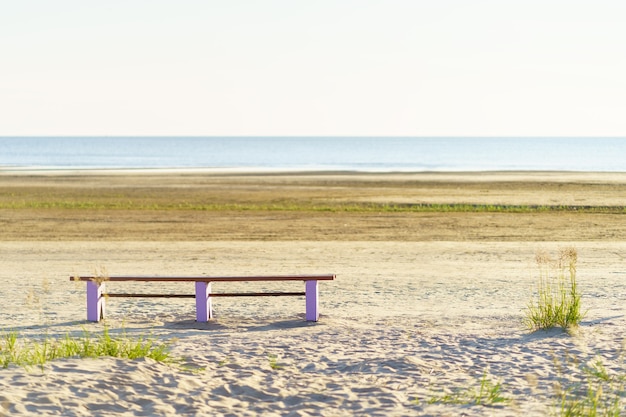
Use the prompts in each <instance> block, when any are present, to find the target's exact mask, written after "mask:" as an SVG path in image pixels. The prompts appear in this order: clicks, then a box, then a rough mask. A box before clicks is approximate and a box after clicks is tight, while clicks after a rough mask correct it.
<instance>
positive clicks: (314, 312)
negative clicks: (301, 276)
mask: <svg viewBox="0 0 626 417" xmlns="http://www.w3.org/2000/svg"><path fill="white" fill-rule="evenodd" d="M304 292H305V294H306V295H305V297H306V319H307V321H317V320H318V319H319V318H320V313H319V289H318V286H317V280H310V281H305V282H304Z"/></svg>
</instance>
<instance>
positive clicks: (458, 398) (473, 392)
mask: <svg viewBox="0 0 626 417" xmlns="http://www.w3.org/2000/svg"><path fill="white" fill-rule="evenodd" d="M510 401H511V400H510V398H508V397H506V396H504V395H503V393H502V384H501V383H500V382H499V381H498V382H494V381H493V380H492V378H491V377H490V376H489V375H488V373H487V371H485V372H484V373H483V376H482V378H481V380H480V383H479V384H478V387H471V388H465V389H461V390H458V391H455V392H453V393H451V394H443V395H440V396H434V397H432V398H430V399H428V403H429V404H435V403H442V404H475V405H484V406H493V405H504V404H507V403H509V402H510Z"/></svg>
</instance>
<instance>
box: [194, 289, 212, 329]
mask: <svg viewBox="0 0 626 417" xmlns="http://www.w3.org/2000/svg"><path fill="white" fill-rule="evenodd" d="M209 294H211V283H210V282H196V321H197V322H200V323H206V322H207V321H209V319H210V318H212V317H213V305H212V303H211V297H210V296H209Z"/></svg>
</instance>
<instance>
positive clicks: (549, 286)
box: [524, 248, 584, 330]
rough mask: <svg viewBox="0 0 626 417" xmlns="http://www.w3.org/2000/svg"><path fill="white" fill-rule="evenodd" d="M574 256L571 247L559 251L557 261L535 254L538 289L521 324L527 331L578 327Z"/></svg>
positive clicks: (578, 307) (580, 314)
mask: <svg viewBox="0 0 626 417" xmlns="http://www.w3.org/2000/svg"><path fill="white" fill-rule="evenodd" d="M577 261H578V254H577V252H576V249H574V248H565V249H561V250H560V251H559V256H558V258H557V259H553V258H551V257H550V256H549V255H548V254H547V253H546V252H540V253H538V254H537V255H536V262H537V265H538V267H539V286H538V295H537V298H536V299H533V300H531V301H530V302H529V303H528V306H527V308H526V316H525V319H524V323H525V324H526V326H527V327H528V328H529V329H530V330H539V329H549V328H552V327H562V328H564V329H568V330H569V329H571V328H573V327H576V326H578V324H579V323H580V321H581V320H582V318H583V317H584V313H582V312H581V294H580V292H579V290H578V285H577V282H576V263H577Z"/></svg>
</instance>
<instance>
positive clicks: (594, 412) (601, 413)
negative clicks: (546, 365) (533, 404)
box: [555, 355, 626, 417]
mask: <svg viewBox="0 0 626 417" xmlns="http://www.w3.org/2000/svg"><path fill="white" fill-rule="evenodd" d="M622 356H623V355H622ZM565 361H566V363H559V364H557V366H558V368H559V374H560V379H561V380H562V382H560V383H557V384H556V385H555V397H556V407H555V410H556V413H555V414H556V415H558V416H561V417H618V416H621V415H623V414H622V413H623V412H625V411H626V408H625V407H626V405H625V403H624V399H625V397H626V389H625V387H626V372H625V370H624V369H623V368H622V369H621V370H609V369H607V367H606V366H605V365H604V363H603V361H602V360H601V359H596V360H594V361H592V362H591V363H588V364H583V365H579V363H578V361H577V360H575V358H570V357H567V358H566V359H565ZM622 363H623V358H622ZM572 367H574V368H579V370H580V371H581V372H582V378H579V379H576V378H575V377H573V376H572V375H575V374H576V373H577V372H576V370H575V369H572Z"/></svg>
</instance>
